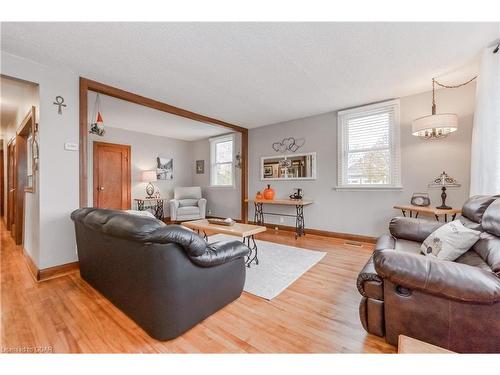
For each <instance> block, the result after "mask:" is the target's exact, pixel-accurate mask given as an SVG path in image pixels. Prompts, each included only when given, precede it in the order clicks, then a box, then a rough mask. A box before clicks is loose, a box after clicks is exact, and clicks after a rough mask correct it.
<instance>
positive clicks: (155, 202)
mask: <svg viewBox="0 0 500 375" xmlns="http://www.w3.org/2000/svg"><path fill="white" fill-rule="evenodd" d="M134 201H135V202H136V203H137V210H138V211H144V210H146V208H152V209H153V211H154V215H155V217H156V218H157V219H158V220H163V201H168V199H163V198H135V199H134Z"/></svg>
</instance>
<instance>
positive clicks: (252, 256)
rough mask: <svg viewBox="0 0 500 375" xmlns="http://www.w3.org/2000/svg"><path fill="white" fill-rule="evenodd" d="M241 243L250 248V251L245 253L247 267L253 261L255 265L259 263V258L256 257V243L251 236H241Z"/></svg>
mask: <svg viewBox="0 0 500 375" xmlns="http://www.w3.org/2000/svg"><path fill="white" fill-rule="evenodd" d="M243 243H244V244H245V245H247V246H248V248H249V249H250V253H249V254H248V255H247V258H246V259H245V264H246V265H247V267H248V268H250V265H251V264H252V263H253V262H254V261H255V265H257V266H258V265H259V258H257V250H258V249H257V243H256V242H255V239H254V237H253V236H248V237H243Z"/></svg>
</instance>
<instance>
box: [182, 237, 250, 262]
mask: <svg viewBox="0 0 500 375" xmlns="http://www.w3.org/2000/svg"><path fill="white" fill-rule="evenodd" d="M249 252H250V249H249V248H248V246H247V245H245V244H244V243H243V242H241V241H237V240H235V241H221V242H214V243H212V244H210V245H208V247H207V249H206V251H205V252H204V253H203V254H202V255H200V256H197V257H191V261H192V262H193V263H195V264H197V265H198V266H201V267H214V266H218V265H220V264H224V263H228V262H231V261H233V260H235V259H238V258H243V257H245V256H246V255H248V253H249Z"/></svg>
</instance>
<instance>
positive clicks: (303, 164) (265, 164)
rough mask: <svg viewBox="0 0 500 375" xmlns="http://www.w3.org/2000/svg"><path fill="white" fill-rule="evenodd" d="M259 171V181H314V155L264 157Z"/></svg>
mask: <svg viewBox="0 0 500 375" xmlns="http://www.w3.org/2000/svg"><path fill="white" fill-rule="evenodd" d="M260 169H261V173H260V176H261V180H315V179H316V153H315V152H310V153H304V154H293V155H277V156H264V157H262V158H261V161H260Z"/></svg>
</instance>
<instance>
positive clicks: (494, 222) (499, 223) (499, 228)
mask: <svg viewBox="0 0 500 375" xmlns="http://www.w3.org/2000/svg"><path fill="white" fill-rule="evenodd" d="M482 225H483V229H484V230H485V231H486V232H488V233H491V234H493V235H495V236H497V237H500V199H496V200H495V201H494V202H493V203H491V204H490V206H489V207H488V208H487V209H486V211H485V212H484V215H483V222H482Z"/></svg>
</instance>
